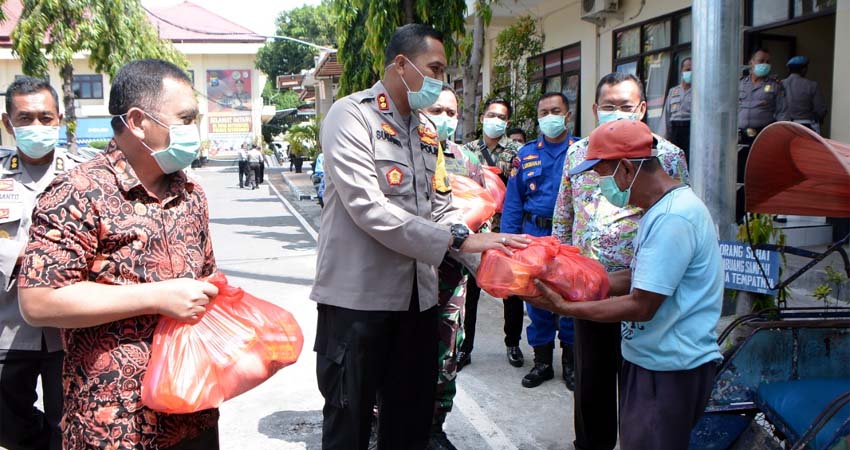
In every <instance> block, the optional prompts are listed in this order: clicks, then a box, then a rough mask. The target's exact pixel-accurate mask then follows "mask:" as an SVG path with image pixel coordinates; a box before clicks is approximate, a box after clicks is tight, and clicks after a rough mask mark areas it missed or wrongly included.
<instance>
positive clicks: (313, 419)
mask: <svg viewBox="0 0 850 450" xmlns="http://www.w3.org/2000/svg"><path fill="white" fill-rule="evenodd" d="M257 431H259V432H260V433H262V434H264V435H265V436H267V437H269V438H271V439H279V440H282V441H285V442H287V443H297V442H302V443H304V444H305V448H306V449H307V450H319V449H321V448H322V412H321V411H278V412H276V413H274V414H270V415H268V416H266V417H263V418H262V419H260V423H259V424H258V425H257Z"/></svg>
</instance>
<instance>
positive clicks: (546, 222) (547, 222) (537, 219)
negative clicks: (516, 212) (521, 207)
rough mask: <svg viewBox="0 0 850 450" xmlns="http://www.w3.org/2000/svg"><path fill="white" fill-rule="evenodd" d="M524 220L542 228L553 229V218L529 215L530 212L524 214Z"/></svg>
mask: <svg viewBox="0 0 850 450" xmlns="http://www.w3.org/2000/svg"><path fill="white" fill-rule="evenodd" d="M522 218H523V220H526V221H528V222H531V223H533V224H535V225H537V226H538V227H540V228H552V219H551V218H546V217H541V216H536V215H534V214H531V213H528V212H527V213H523V215H522Z"/></svg>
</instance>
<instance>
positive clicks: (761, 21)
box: [751, 0, 788, 27]
mask: <svg viewBox="0 0 850 450" xmlns="http://www.w3.org/2000/svg"><path fill="white" fill-rule="evenodd" d="M751 5H752V13H753V23H752V25H753V26H754V27H757V26H760V25H766V24H769V23H774V22H780V21H783V20H786V19H788V0H752V3H751Z"/></svg>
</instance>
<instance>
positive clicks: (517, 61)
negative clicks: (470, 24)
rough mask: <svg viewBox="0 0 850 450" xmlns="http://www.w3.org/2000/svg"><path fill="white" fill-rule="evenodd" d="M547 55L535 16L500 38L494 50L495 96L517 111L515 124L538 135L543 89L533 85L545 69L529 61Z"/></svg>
mask: <svg viewBox="0 0 850 450" xmlns="http://www.w3.org/2000/svg"><path fill="white" fill-rule="evenodd" d="M542 51H543V36H542V35H541V34H540V33H539V32H538V30H537V22H536V20H535V19H534V18H533V17H531V16H523V17H520V18H519V19H517V21H516V22H515V23H514V24H513V25H511V26H510V27H508V28H505V29H504V30H502V31H501V32H500V33H499V34H498V35H497V36H496V45H495V47H494V49H493V81H492V83H491V84H492V86H493V92H492V94H493V95H497V96H500V97H502V98H504V99H506V100H507V101H509V102H510V103H511V105H513V107H514V114H513V120H512V121H513V123H514V125H516V126H519V127H521V128H523V129H524V130H526V131H527V132H530V135H534V130H536V128H537V127H536V126H535V121H536V118H537V99H538V98H539V97H540V94H541V93H540V88H539V87H538V86H533V85H532V84H531V83H530V82H529V81H530V80H531V76H532V74H533V73H534V72H536V71H539V70H541V69H542V68H541V67H533V66H532V65H530V64H528V63H526V61H527V60H528V58H529V57H531V56H533V55H537V54H539V53H540V52H542Z"/></svg>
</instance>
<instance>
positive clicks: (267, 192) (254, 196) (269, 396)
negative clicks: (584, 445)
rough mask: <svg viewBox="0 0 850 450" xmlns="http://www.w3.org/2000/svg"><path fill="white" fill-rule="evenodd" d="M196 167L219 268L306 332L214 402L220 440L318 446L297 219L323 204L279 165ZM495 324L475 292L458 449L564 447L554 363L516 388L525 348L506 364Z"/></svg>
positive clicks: (308, 251) (454, 420)
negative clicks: (280, 360)
mask: <svg viewBox="0 0 850 450" xmlns="http://www.w3.org/2000/svg"><path fill="white" fill-rule="evenodd" d="M194 175H195V176H196V177H197V178H198V179H199V181H200V182H201V184H202V186H203V187H204V189H205V190H206V192H207V197H208V199H209V202H210V227H211V233H212V237H213V247H214V249H215V254H216V259H217V261H218V266H219V268H220V269H221V270H222V271H223V272H224V273H225V274H227V275H228V278H229V280H230V281H231V283H232V284H234V285H237V286H240V287H242V288H244V289H245V290H247V291H248V292H250V293H252V294H254V295H256V296H258V297H260V298H263V299H266V300H269V301H271V302H274V303H276V304H278V305H280V306H282V307H284V308H286V309H287V310H289V311H291V312H292V313H293V314H294V315H295V317H296V319H297V320H298V322H299V324H300V325H301V327H302V330H303V333H304V349H303V351H302V353H301V358H300V360H299V361H298V362H297V363H296V364H294V365H292V366H290V367H287V368H284V369H282V370H281V371H280V372H278V373H277V374H276V375H275V376H274V377H272V378H271V379H270V380H268V381H267V382H265V383H264V384H262V385H260V386H259V387H257V388H256V389H254V390H252V391H249V392H247V393H245V394H243V395H242V396H240V397H237V398H235V399H232V400H230V401H228V402H226V403H225V404H224V405H223V406H222V408H221V420H220V422H219V426H220V430H221V443H222V448H223V449H225V450H236V449H245V448H251V449H255V450H263V449H269V450H271V449H281V450H285V449H310V450H316V449H319V448H320V447H321V445H320V442H321V408H322V397H321V395H320V393H319V391H318V389H317V387H316V379H315V354H314V353H313V351H312V343H313V340H314V338H315V332H316V306H315V303H313V302H312V301H311V300H309V298H308V296H309V292H310V285H311V283H312V280H313V276H314V270H315V261H316V249H315V241H314V240H313V238H312V236H311V231H310V230H308V228H307V226H305V224H307V225H308V226H309V227H312V228H314V229H316V230H318V224H319V216H320V214H321V210H320V209H319V207H318V205H316V203H315V201H314V200H298V197H296V196H294V195H293V194H292V193H291V192H289V189H288V187H287V185H286V183H285V182H284V179H283V173H282V170H281V169H273V170H269V169H267V171H266V179H267V182H266V183H265V184H263V185H261V187H260V189H257V190H253V191H251V190H247V189H239V188H238V186H237V175H236V169H235V167H208V168H204V169H199V170H196V171H194ZM269 181H271V183H272V185H273V186H274V187H271V186H270V185H269V183H268V182H269ZM278 193H279V194H280V195H278ZM290 208H291V209H290ZM293 210H294V211H295V212H296V213H297V214H296V213H293ZM352 270H356V268H352ZM502 325H503V320H502V305H501V301H500V300H496V299H493V298H491V297H489V296H486V295H485V296H483V297H482V299H481V304H480V307H479V319H478V330H477V331H478V333H477V336H476V343H475V351H474V352H473V354H472V364H471V365H469V366H467V367H466V368H464V369H463V371H462V372H461V373H460V374H459V376H458V381H459V383H458V396H457V398H456V401H455V408H454V411H453V412H452V413H451V414H450V415H449V418H448V420H447V424H446V432H447V433H448V435H449V437H450V438H451V440H452V441H453V442H454V443H455V445H456V446H457V447H458V448H459V449H461V450H464V449H470V450H479V449H480V450H489V449H494V450H496V449H498V450H514V449H516V450H543V449H545V450H550V449H571V448H572V444H571V442H572V440H573V431H572V428H573V427H572V403H573V398H572V394H571V393H570V392H568V391H567V390H566V388H565V387H564V385H563V383H562V382H561V381H560V367H559V365H558V367H556V374H557V376H556V378H555V380H552V381H548V382H546V383H544V384H543V385H542V386H540V387H537V388H534V389H526V388H523V387H522V386H521V385H520V380H521V379H522V377H523V376H524V375H525V374H526V373H527V371H528V370H530V365H531V363H530V360H531V356H532V355H531V348H530V347H528V346H527V345H526V344H525V343H524V342H523V351H524V352H525V354H526V358H527V361H526V364H525V367H523V368H514V367H511V366H509V365H508V363H507V360H506V359H505V354H504V344H503V342H502V339H503V335H502ZM556 360H560V358H556Z"/></svg>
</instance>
